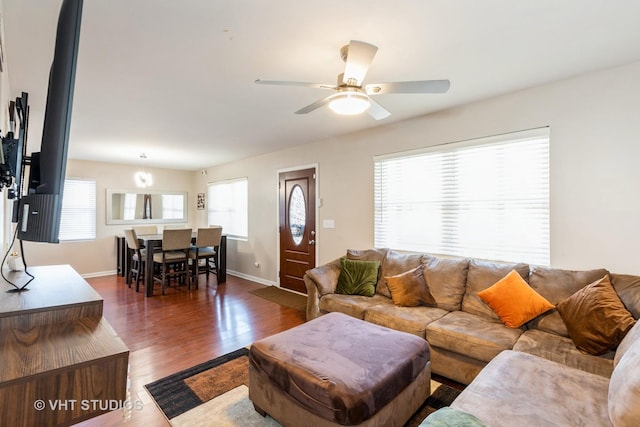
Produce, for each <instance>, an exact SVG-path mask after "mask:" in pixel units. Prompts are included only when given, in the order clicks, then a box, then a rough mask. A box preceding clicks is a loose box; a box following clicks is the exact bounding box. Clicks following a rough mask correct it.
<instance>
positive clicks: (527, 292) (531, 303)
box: [478, 270, 554, 328]
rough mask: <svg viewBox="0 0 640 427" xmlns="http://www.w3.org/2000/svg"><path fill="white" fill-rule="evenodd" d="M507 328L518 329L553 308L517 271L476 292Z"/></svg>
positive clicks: (512, 271)
mask: <svg viewBox="0 0 640 427" xmlns="http://www.w3.org/2000/svg"><path fill="white" fill-rule="evenodd" d="M478 297H479V298H480V299H481V300H482V301H484V302H485V303H487V305H488V306H489V307H491V309H492V310H493V311H494V312H495V313H496V314H497V315H498V317H499V318H500V320H502V323H504V324H505V325H506V326H508V327H509V328H519V327H520V326H522V325H524V324H525V323H527V322H528V321H529V320H532V319H534V318H536V317H537V316H539V315H541V314H542V313H544V312H546V311H549V310H551V309H552V308H554V306H553V304H551V303H550V302H549V301H547V300H546V299H545V298H544V297H543V296H541V295H540V294H539V293H537V292H536V291H535V290H533V288H531V286H529V284H528V283H527V282H525V281H524V279H523V278H522V277H521V276H520V274H518V272H517V271H515V270H511V272H510V273H509V274H507V275H506V276H505V277H503V278H502V279H500V280H498V281H497V282H496V283H495V284H493V285H492V286H490V287H488V288H487V289H485V290H483V291H480V292H478Z"/></svg>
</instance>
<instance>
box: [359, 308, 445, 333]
mask: <svg viewBox="0 0 640 427" xmlns="http://www.w3.org/2000/svg"><path fill="white" fill-rule="evenodd" d="M447 313H448V311H446V310H443V309H441V308H435V307H399V306H397V305H393V304H379V305H375V306H373V307H369V308H367V309H366V310H365V312H364V320H366V321H367V322H371V323H375V324H376V325H381V326H386V327H387V328H391V329H395V330H397V331H403V332H408V333H410V334H413V335H417V336H419V337H420V338H425V331H426V329H427V325H428V324H429V323H431V322H433V321H434V320H438V319H439V318H441V317H442V316H444V315H445V314H447Z"/></svg>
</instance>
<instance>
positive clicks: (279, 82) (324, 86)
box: [256, 79, 336, 89]
mask: <svg viewBox="0 0 640 427" xmlns="http://www.w3.org/2000/svg"><path fill="white" fill-rule="evenodd" d="M256 83H257V84H259V85H276V86H304V87H313V88H317V89H335V88H336V87H335V86H334V85H330V84H324V83H309V82H290V81H287V80H262V79H256Z"/></svg>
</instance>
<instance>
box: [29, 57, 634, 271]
mask: <svg viewBox="0 0 640 427" xmlns="http://www.w3.org/2000/svg"><path fill="white" fill-rule="evenodd" d="M638 75H640V62H639V63H635V64H631V65H628V66H624V67H619V68H614V69H609V70H605V71H601V72H597V73H591V74H588V75H584V76H580V77H575V78H571V79H567V80H564V81H560V82H556V83H551V84H548V85H544V86H541V87H537V88H532V89H529V90H525V91H521V92H517V93H512V94H507V95H503V96H500V97H496V98H492V99H489V100H485V101H481V102H477V103H473V104H469V105H466V106H463V107H459V108H455V109H451V110H447V111H443V112H439V113H436V114H431V115H427V116H423V117H420V118H416V119H412V120H407V121H404V122H400V123H394V124H390V125H383V126H379V127H376V128H375V129H371V130H368V131H364V132H359V133H355V134H351V135H347V136H342V137H337V138H332V139H327V140H323V141H318V142H316V143H314V144H309V145H305V146H299V147H295V148H292V149H288V150H283V151H279V152H274V153H270V154H267V155H262V156H257V157H253V158H249V159H245V160H242V161H238V162H233V163H229V164H225V165H221V166H216V167H211V168H209V169H208V170H207V172H208V174H207V175H206V176H204V175H201V174H200V172H199V171H198V172H185V171H173V170H162V169H150V172H152V173H153V174H154V181H155V185H154V188H155V189H162V190H174V191H178V190H179V191H185V190H186V191H188V192H189V224H188V225H189V226H192V227H197V226H204V225H206V211H205V210H201V211H197V210H195V205H196V200H195V198H196V193H198V192H206V184H207V183H208V182H213V181H218V180H224V179H231V178H237V177H244V176H246V177H248V179H249V239H248V240H247V241H237V240H229V242H228V268H229V270H230V271H231V272H234V274H240V275H243V276H246V277H249V278H254V279H256V280H258V281H260V282H263V283H277V271H278V267H277V261H278V221H277V209H278V208H277V188H276V187H277V174H278V171H279V170H283V169H288V168H292V167H297V166H308V165H310V164H317V165H318V198H319V199H322V206H321V207H319V208H318V215H317V222H318V227H317V241H318V247H317V249H318V260H319V263H324V262H326V261H329V260H331V259H333V258H335V257H338V256H340V255H342V254H343V253H344V252H345V250H346V249H347V248H367V247H371V246H373V156H375V155H378V154H385V153H392V152H398V151H403V150H409V149H414V148H419V147H424V146H429V145H434V144H441V143H446V142H452V141H458V140H464V139H471V138H477V137H482V136H488V135H495V134H500V133H504V132H511V131H516V130H522V129H529V128H534V127H540V126H547V125H548V126H550V128H551V263H552V266H554V267H559V268H571V269H586V268H596V267H606V268H608V269H610V270H611V271H614V272H624V273H632V274H640V263H639V262H638V259H640V253H639V252H640V251H639V250H638V249H637V247H638V244H637V242H638V241H640V222H639V221H638V218H640V197H638V194H639V191H638V190H639V189H640V188H639V187H640V168H638V167H637V159H639V158H640V121H639V120H638V117H640V104H639V103H638V101H637V100H638V99H640V79H638V78H637V76H638ZM453 85H454V87H453V89H452V90H455V82H453ZM397 96H401V95H397ZM381 102H383V99H381ZM291 119H292V120H296V118H295V117H294V116H292V118H291ZM336 120H348V118H338V117H337V118H336ZM137 169H138V168H137V167H131V166H120V165H112V164H105V163H98V162H85V161H77V160H70V161H69V164H68V173H67V175H68V176H69V177H79V178H83V177H84V178H95V179H96V180H97V185H98V238H97V240H96V241H95V242H70V243H62V244H60V245H49V244H35V243H25V248H26V250H25V255H26V260H27V262H29V263H30V264H31V265H43V264H60V263H69V264H71V265H72V266H73V267H74V268H76V269H77V270H78V271H79V272H80V273H81V274H84V275H92V274H103V273H106V272H113V271H114V270H115V243H114V237H113V236H114V235H116V234H119V233H121V231H122V229H123V228H124V227H122V226H107V225H106V224H105V192H106V188H119V189H126V188H133V178H132V176H133V173H134V172H135V171H136V170H137ZM208 202H209V201H208V200H207V203H208ZM323 219H333V220H334V221H335V228H334V229H323V228H322V227H321V224H322V220H323ZM254 262H258V263H259V264H260V266H259V267H255V266H254Z"/></svg>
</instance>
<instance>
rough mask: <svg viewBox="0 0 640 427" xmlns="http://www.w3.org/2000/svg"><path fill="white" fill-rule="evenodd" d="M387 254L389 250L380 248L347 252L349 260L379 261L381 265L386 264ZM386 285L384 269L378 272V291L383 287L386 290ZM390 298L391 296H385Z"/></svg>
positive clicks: (349, 250)
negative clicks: (383, 274)
mask: <svg viewBox="0 0 640 427" xmlns="http://www.w3.org/2000/svg"><path fill="white" fill-rule="evenodd" d="M387 252H389V249H387V248H380V249H348V250H347V259H352V260H356V261H378V262H379V263H380V265H382V263H383V262H384V259H385V257H386V256H387ZM386 286H387V285H386V284H385V283H384V278H383V277H382V268H381V269H379V270H378V283H377V285H376V290H378V289H380V288H381V287H385V288H386ZM385 296H387V297H390V295H385Z"/></svg>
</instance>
